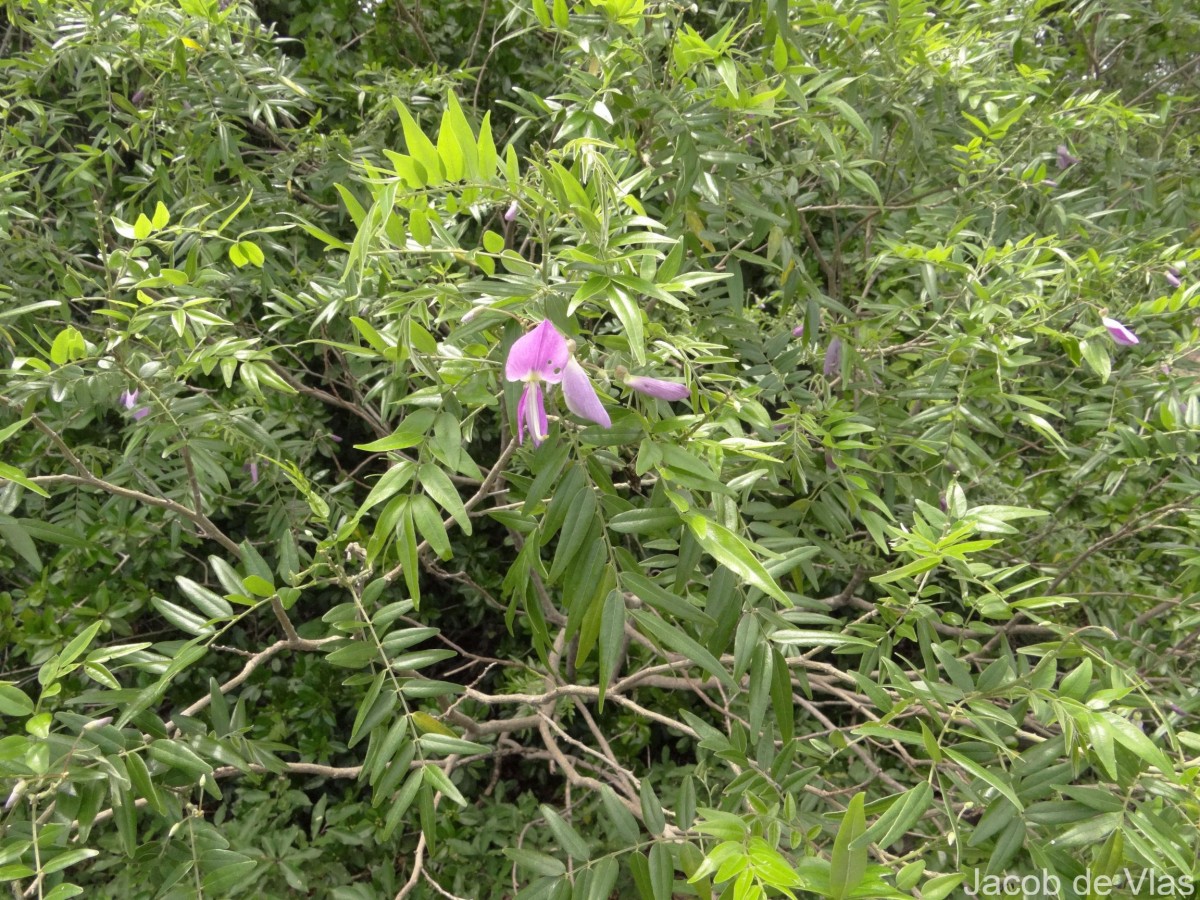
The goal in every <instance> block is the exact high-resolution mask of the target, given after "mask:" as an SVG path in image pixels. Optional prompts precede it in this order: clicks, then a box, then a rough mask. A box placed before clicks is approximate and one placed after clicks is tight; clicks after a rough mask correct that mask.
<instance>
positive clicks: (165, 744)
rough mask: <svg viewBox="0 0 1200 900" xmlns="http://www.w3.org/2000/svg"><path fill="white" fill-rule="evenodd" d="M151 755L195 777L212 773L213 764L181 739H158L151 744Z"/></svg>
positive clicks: (164, 763)
mask: <svg viewBox="0 0 1200 900" xmlns="http://www.w3.org/2000/svg"><path fill="white" fill-rule="evenodd" d="M150 755H151V756H152V757H154V758H155V759H156V760H158V761H159V762H160V763H162V764H163V765H166V766H169V767H170V768H172V769H178V770H179V771H180V772H183V773H185V774H187V775H191V776H192V777H194V778H199V777H200V776H201V775H211V774H212V772H213V768H212V766H210V765H209V764H208V763H206V762H205V761H204V760H202V759H201V758H200V757H199V756H197V755H196V751H194V750H193V749H192V748H191V747H189V746H188V745H187V744H183V743H180V742H179V741H167V740H158V741H154V742H153V743H151V744H150Z"/></svg>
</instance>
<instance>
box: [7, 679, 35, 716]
mask: <svg viewBox="0 0 1200 900" xmlns="http://www.w3.org/2000/svg"><path fill="white" fill-rule="evenodd" d="M33 709H34V706H33V701H32V700H30V699H29V697H28V695H27V694H26V693H25V692H24V691H23V690H21V689H20V688H19V687H17V686H16V685H15V684H12V683H10V682H7V681H6V682H0V715H4V716H19V717H24V716H27V715H29V714H30V713H31V712H33Z"/></svg>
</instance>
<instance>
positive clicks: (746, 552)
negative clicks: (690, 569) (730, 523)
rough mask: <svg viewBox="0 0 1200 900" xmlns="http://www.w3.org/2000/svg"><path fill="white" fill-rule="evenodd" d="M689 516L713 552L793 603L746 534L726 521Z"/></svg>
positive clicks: (750, 579)
mask: <svg viewBox="0 0 1200 900" xmlns="http://www.w3.org/2000/svg"><path fill="white" fill-rule="evenodd" d="M685 520H686V521H687V524H688V527H689V528H690V529H691V530H692V534H694V535H695V536H696V540H697V541H698V542H699V544H700V546H701V547H703V548H704V551H705V552H706V553H707V554H708V555H709V556H711V557H712V558H713V559H715V560H716V561H717V562H719V563H721V565H723V566H725V568H727V569H729V570H730V571H731V572H733V573H734V574H735V575H738V576H740V577H741V578H742V579H744V580H745V581H746V582H748V583H749V584H751V585H753V586H754V587H756V588H758V589H759V590H760V591H762V592H763V593H764V594H768V595H769V596H771V597H774V598H775V599H776V600H778V601H779V602H780V603H782V604H783V605H784V606H791V605H792V601H791V600H790V599H788V596H787V594H785V593H784V592H783V591H782V589H780V587H779V585H778V584H776V583H775V579H773V578H772V577H771V576H770V575H769V574H768V573H767V570H766V569H765V568H763V564H762V563H760V562H759V561H758V559H757V558H756V557H755V556H754V554H753V553H752V552H751V551H750V548H749V546H747V544H746V542H745V541H743V540H742V538H740V537H739V536H738V535H736V534H734V533H733V532H732V531H730V530H729V529H728V528H726V527H725V526H724V525H720V524H718V523H717V522H714V521H712V520H711V519H706V518H705V517H704V516H702V515H699V514H698V513H693V514H691V515H688V516H686V517H685Z"/></svg>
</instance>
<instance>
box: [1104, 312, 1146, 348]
mask: <svg viewBox="0 0 1200 900" xmlns="http://www.w3.org/2000/svg"><path fill="white" fill-rule="evenodd" d="M1100 321H1101V322H1102V323H1103V324H1104V327H1105V328H1107V329H1108V334H1109V336H1110V337H1111V338H1112V339H1113V340H1114V341H1116V342H1117V343H1118V344H1121V345H1122V346H1125V347H1132V346H1133V345H1134V344H1136V343H1138V339H1137V335H1136V334H1134V333H1133V332H1132V331H1130V330H1129V329H1128V328H1126V327H1125V326H1124V325H1122V324H1121V323H1120V322H1118V321H1117V320H1116V319H1110V318H1109V317H1108V316H1105V317H1104V318H1102V319H1101V320H1100Z"/></svg>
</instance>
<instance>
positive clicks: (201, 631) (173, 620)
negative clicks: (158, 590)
mask: <svg viewBox="0 0 1200 900" xmlns="http://www.w3.org/2000/svg"><path fill="white" fill-rule="evenodd" d="M150 602H151V604H152V605H154V608H156V610H157V611H158V613H160V614H161V616H162V617H163V618H164V619H167V622H169V623H170V624H172V625H174V626H175V628H178V629H179V630H180V631H186V632H187V634H190V635H196V636H197V637H206V636H209V635H211V634H215V632H216V629H215V628H212V625H209V624H208V618H205V617H202V616H197V614H196V613H194V612H192V611H191V610H185V608H184V607H182V606H176V605H175V604H173V602H170V601H168V600H163V599H162V598H161V596H151V598H150Z"/></svg>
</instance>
